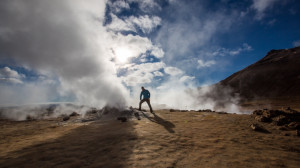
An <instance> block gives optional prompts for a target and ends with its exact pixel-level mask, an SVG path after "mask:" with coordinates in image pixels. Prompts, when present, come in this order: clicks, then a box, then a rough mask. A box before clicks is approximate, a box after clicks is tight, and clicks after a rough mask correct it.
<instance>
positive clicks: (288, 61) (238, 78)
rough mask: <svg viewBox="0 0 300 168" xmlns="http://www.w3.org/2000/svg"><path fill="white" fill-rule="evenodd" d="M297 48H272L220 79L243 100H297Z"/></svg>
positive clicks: (299, 81) (299, 75) (299, 83)
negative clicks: (256, 59) (242, 67)
mask: <svg viewBox="0 0 300 168" xmlns="http://www.w3.org/2000/svg"><path fill="white" fill-rule="evenodd" d="M299 65H300V47H296V48H291V49H282V50H271V51H270V52H269V53H268V54H267V55H266V56H265V57H264V58H262V59H261V60H259V61H258V62H256V63H254V64H252V65H250V66H248V67H246V68H245V69H243V70H241V71H238V72H236V73H234V74H233V75H231V76H229V77H228V78H226V79H224V80H222V81H220V82H219V83H218V85H222V86H226V87H228V86H229V87H231V88H232V90H233V93H238V94H239V95H240V97H241V98H242V100H247V101H249V100H250V101H251V100H252V101H253V100H278V99H280V100H285V101H292V100H298V99H299V96H300V66H299Z"/></svg>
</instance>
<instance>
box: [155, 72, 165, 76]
mask: <svg viewBox="0 0 300 168" xmlns="http://www.w3.org/2000/svg"><path fill="white" fill-rule="evenodd" d="M153 74H154V76H164V74H163V73H161V72H160V71H154V72H153Z"/></svg>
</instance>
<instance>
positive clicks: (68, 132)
mask: <svg viewBox="0 0 300 168" xmlns="http://www.w3.org/2000/svg"><path fill="white" fill-rule="evenodd" d="M147 113H148V112H147ZM149 116H150V117H148V118H142V120H135V119H134V120H130V121H127V122H121V121H118V120H111V121H101V120H97V121H91V122H84V123H82V122H71V121H67V122H62V119H61V118H57V119H53V120H38V121H19V122H17V121H7V120H1V121H0V167H31V168H32V167H143V168H145V167H185V168H186V167H217V168H220V167H230V168H233V167H255V168H256V167H272V168H274V167H291V168H298V167H299V165H300V137H297V136H296V132H294V131H282V130H279V129H278V127H277V126H275V125H273V124H271V123H269V124H268V123H262V125H263V126H264V127H265V128H266V129H267V130H269V131H270V132H271V133H261V132H255V131H253V130H251V128H250V127H249V126H250V124H251V123H254V122H255V121H254V119H253V117H252V116H251V115H237V114H218V113H209V112H169V111H168V110H161V111H156V115H152V114H149ZM260 124H261V123H260Z"/></svg>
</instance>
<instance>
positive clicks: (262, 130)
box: [250, 124, 270, 133]
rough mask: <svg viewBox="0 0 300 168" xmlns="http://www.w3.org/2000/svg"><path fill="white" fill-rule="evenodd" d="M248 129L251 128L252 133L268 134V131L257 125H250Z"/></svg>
mask: <svg viewBox="0 0 300 168" xmlns="http://www.w3.org/2000/svg"><path fill="white" fill-rule="evenodd" d="M250 127H251V128H252V129H253V130H254V131H258V132H265V133H270V132H269V131H268V130H266V129H265V128H264V127H262V126H260V125H258V124H251V125H250Z"/></svg>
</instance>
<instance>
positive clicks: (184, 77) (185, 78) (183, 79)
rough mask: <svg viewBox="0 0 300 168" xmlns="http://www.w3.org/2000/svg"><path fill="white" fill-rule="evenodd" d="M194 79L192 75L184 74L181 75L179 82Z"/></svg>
mask: <svg viewBox="0 0 300 168" xmlns="http://www.w3.org/2000/svg"><path fill="white" fill-rule="evenodd" d="M194 79H195V77H194V76H187V75H185V76H182V77H181V78H180V79H179V81H180V82H191V81H192V80H194Z"/></svg>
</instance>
